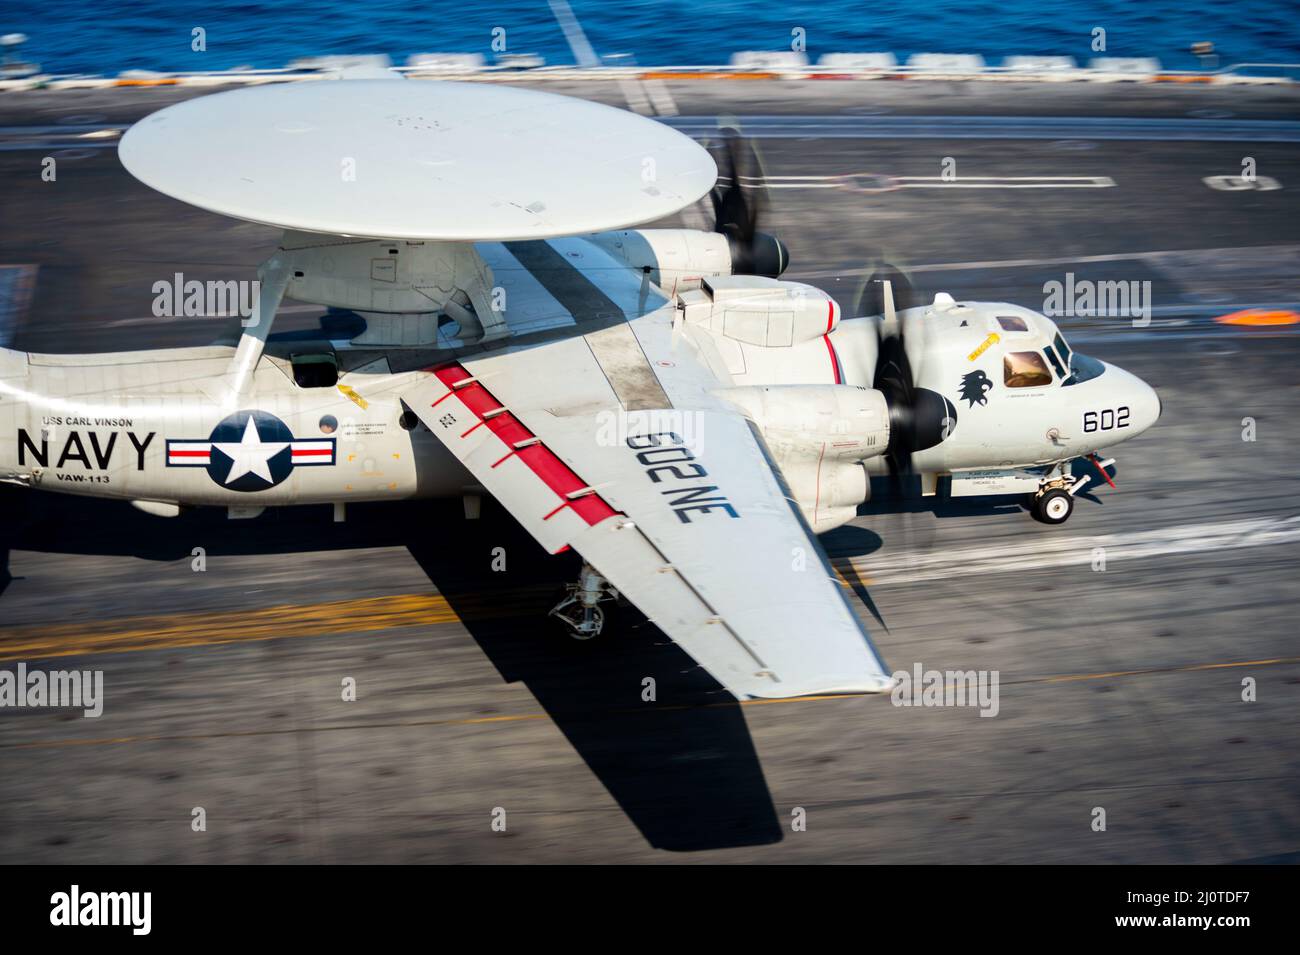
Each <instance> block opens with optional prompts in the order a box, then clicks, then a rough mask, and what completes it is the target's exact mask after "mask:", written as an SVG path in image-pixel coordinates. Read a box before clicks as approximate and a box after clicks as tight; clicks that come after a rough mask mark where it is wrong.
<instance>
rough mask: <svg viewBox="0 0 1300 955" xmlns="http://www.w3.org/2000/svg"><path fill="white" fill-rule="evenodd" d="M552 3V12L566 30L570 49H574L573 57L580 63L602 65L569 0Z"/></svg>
mask: <svg viewBox="0 0 1300 955" xmlns="http://www.w3.org/2000/svg"><path fill="white" fill-rule="evenodd" d="M550 4H551V13H553V14H555V19H556V20H557V21H558V22H559V24H560V29H561V30H562V31H564V39H565V40H566V41H568V44H569V49H570V50H572V51H573V58H574V59H575V60H577V61H578V65H579V66H600V57H598V56H597V55H596V50H595V48H594V47H593V46H592V45H591V41H590V40H588V39H587V34H586V32H585V31H584V30H583V29H582V24H581V23H579V22H578V18H577V17H576V16H574V14H573V8H572V7H570V6H569V0H550Z"/></svg>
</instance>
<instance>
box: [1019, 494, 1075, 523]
mask: <svg viewBox="0 0 1300 955" xmlns="http://www.w3.org/2000/svg"><path fill="white" fill-rule="evenodd" d="M1030 512H1031V513H1032V514H1033V515H1034V519H1035V520H1038V521H1042V522H1043V523H1044V524H1064V523H1065V522H1066V521H1067V520H1069V519H1070V515H1071V514H1073V513H1074V495H1073V494H1071V493H1070V492H1069V491H1067V490H1065V489H1063V488H1059V487H1054V488H1049V489H1048V490H1046V491H1042V492H1040V493H1038V494H1035V495H1034V499H1033V503H1032V504H1031V505H1030Z"/></svg>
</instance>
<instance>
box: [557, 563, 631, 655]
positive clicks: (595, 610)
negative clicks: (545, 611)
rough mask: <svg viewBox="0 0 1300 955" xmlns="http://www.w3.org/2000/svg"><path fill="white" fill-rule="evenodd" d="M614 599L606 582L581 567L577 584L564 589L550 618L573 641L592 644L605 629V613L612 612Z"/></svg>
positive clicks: (614, 596) (592, 568)
mask: <svg viewBox="0 0 1300 955" xmlns="http://www.w3.org/2000/svg"><path fill="white" fill-rule="evenodd" d="M617 599H618V591H617V590H615V589H614V588H613V587H611V586H610V583H609V581H607V580H606V579H605V578H604V577H602V576H601V575H600V573H599V572H598V571H597V570H596V569H595V568H594V567H592V566H591V565H590V564H583V565H582V572H581V573H580V574H579V575H578V582H577V583H574V584H567V585H566V586H565V588H564V591H563V594H562V595H561V597H560V602H559V603H557V604H556V605H555V606H554V607H553V608H551V612H550V616H551V617H552V618H553V619H555V620H557V621H559V623H560V625H561V629H562V630H563V631H564V632H565V633H567V634H568V635H569V636H570V637H572V638H573V639H575V640H592V639H594V638H595V637H598V636H600V633H601V631H602V630H604V629H605V623H606V610H607V609H609V610H614V609H615V608H616V603H615V601H617ZM602 604H603V605H604V606H601V605H602Z"/></svg>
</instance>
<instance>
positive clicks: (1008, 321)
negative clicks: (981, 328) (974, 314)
mask: <svg viewBox="0 0 1300 955" xmlns="http://www.w3.org/2000/svg"><path fill="white" fill-rule="evenodd" d="M998 324H999V325H1001V326H1002V330H1003V331H1004V332H1027V331H1029V325H1028V323H1027V322H1026V321H1025V320H1024V319H1023V318H1021V317H1020V316H1019V315H999V316H998Z"/></svg>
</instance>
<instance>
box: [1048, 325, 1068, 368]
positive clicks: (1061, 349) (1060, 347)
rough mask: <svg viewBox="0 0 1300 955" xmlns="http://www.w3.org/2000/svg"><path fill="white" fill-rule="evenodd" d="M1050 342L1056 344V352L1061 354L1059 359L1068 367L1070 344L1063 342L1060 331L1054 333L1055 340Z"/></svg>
mask: <svg viewBox="0 0 1300 955" xmlns="http://www.w3.org/2000/svg"><path fill="white" fill-rule="evenodd" d="M1052 344H1054V345H1055V346H1056V353H1057V354H1058V355H1060V356H1061V361H1063V362H1065V366H1066V367H1067V368H1068V367H1070V346H1069V345H1067V344H1065V339H1064V338H1062V337H1061V333H1060V332H1057V333H1056V340H1055V341H1054V342H1053V343H1052Z"/></svg>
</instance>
